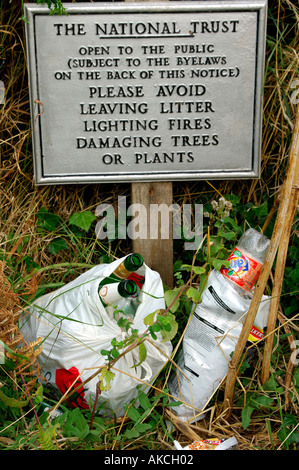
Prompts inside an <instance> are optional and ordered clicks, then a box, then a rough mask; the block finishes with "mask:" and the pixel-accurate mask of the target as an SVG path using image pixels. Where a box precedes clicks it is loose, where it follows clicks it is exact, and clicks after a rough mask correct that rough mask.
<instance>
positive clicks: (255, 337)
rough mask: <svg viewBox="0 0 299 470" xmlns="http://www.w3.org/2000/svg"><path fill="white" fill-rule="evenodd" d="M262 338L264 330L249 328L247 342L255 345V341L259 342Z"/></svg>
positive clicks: (254, 327) (255, 327)
mask: <svg viewBox="0 0 299 470" xmlns="http://www.w3.org/2000/svg"><path fill="white" fill-rule="evenodd" d="M263 338H264V330H262V329H261V328H258V327H257V326H254V325H253V326H252V328H251V331H250V334H249V336H248V341H251V342H252V343H255V342H256V341H260V340H262V339H263Z"/></svg>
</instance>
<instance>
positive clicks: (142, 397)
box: [138, 392, 152, 410]
mask: <svg viewBox="0 0 299 470" xmlns="http://www.w3.org/2000/svg"><path fill="white" fill-rule="evenodd" d="M138 400H139V403H140V406H141V408H143V409H144V410H150V409H151V406H152V405H151V402H150V399H149V398H148V396H147V395H146V394H145V393H144V392H140V394H139V395H138Z"/></svg>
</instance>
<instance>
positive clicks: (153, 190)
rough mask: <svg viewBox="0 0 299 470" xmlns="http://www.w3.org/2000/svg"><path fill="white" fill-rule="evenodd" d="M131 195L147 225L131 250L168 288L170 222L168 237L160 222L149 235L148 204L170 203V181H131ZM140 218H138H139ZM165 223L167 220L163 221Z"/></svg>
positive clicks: (170, 275)
mask: <svg viewBox="0 0 299 470" xmlns="http://www.w3.org/2000/svg"><path fill="white" fill-rule="evenodd" d="M125 1H126V2H134V0H125ZM141 1H145V2H146V1H149V0H141ZM156 1H163V0H156ZM131 197H132V203H133V204H142V205H143V206H144V207H145V209H146V212H147V217H145V219H144V222H143V223H144V224H146V226H147V238H146V239H140V238H139V239H136V240H133V251H136V252H137V253H140V254H141V255H142V256H143V258H144V261H145V263H146V264H147V265H148V266H149V267H150V268H151V269H153V270H154V271H157V272H158V273H159V274H160V276H161V278H162V281H163V282H164V283H165V284H166V285H167V286H168V287H170V288H172V287H173V237H172V224H171V220H170V219H169V237H168V238H166V239H162V238H161V235H162V234H161V224H160V225H159V227H158V238H156V239H151V237H150V220H149V214H150V205H151V204H167V205H168V206H170V205H171V204H172V183H171V182H161V183H132V184H131ZM139 220H140V218H139ZM164 222H165V223H167V221H164Z"/></svg>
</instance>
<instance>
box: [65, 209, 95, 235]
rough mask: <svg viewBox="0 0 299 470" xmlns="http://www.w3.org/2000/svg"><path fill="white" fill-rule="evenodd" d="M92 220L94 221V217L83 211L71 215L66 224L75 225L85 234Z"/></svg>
mask: <svg viewBox="0 0 299 470" xmlns="http://www.w3.org/2000/svg"><path fill="white" fill-rule="evenodd" d="M94 220H96V216H95V215H94V214H93V213H92V212H90V211H84V212H76V213H75V214H73V215H71V217H70V218H69V221H68V222H69V224H71V225H75V226H76V227H79V228H80V229H82V230H84V231H85V232H88V230H89V229H90V226H91V224H92V222H94Z"/></svg>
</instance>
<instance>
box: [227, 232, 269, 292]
mask: <svg viewBox="0 0 299 470" xmlns="http://www.w3.org/2000/svg"><path fill="white" fill-rule="evenodd" d="M269 243H270V240H269V239H268V238H267V237H266V236H265V235H263V234H262V233H260V232H258V231H257V230H255V229H253V228H250V229H249V230H246V232H245V233H244V235H243V236H242V237H241V238H240V240H239V242H238V244H237V246H236V247H235V249H234V250H233V252H232V253H231V255H230V256H229V258H228V261H230V266H229V267H228V268H223V267H222V268H221V269H220V272H221V274H222V275H223V276H224V277H226V278H227V279H229V280H230V281H231V282H232V283H233V285H234V286H235V289H236V291H237V292H238V293H239V294H240V295H244V292H243V291H242V289H245V290H247V291H250V290H251V289H252V288H253V287H254V285H255V283H256V281H257V280H258V277H259V275H260V273H261V270H262V266H263V263H264V260H265V256H266V253H267V249H268V246H269ZM237 286H239V287H241V289H238V288H237Z"/></svg>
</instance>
